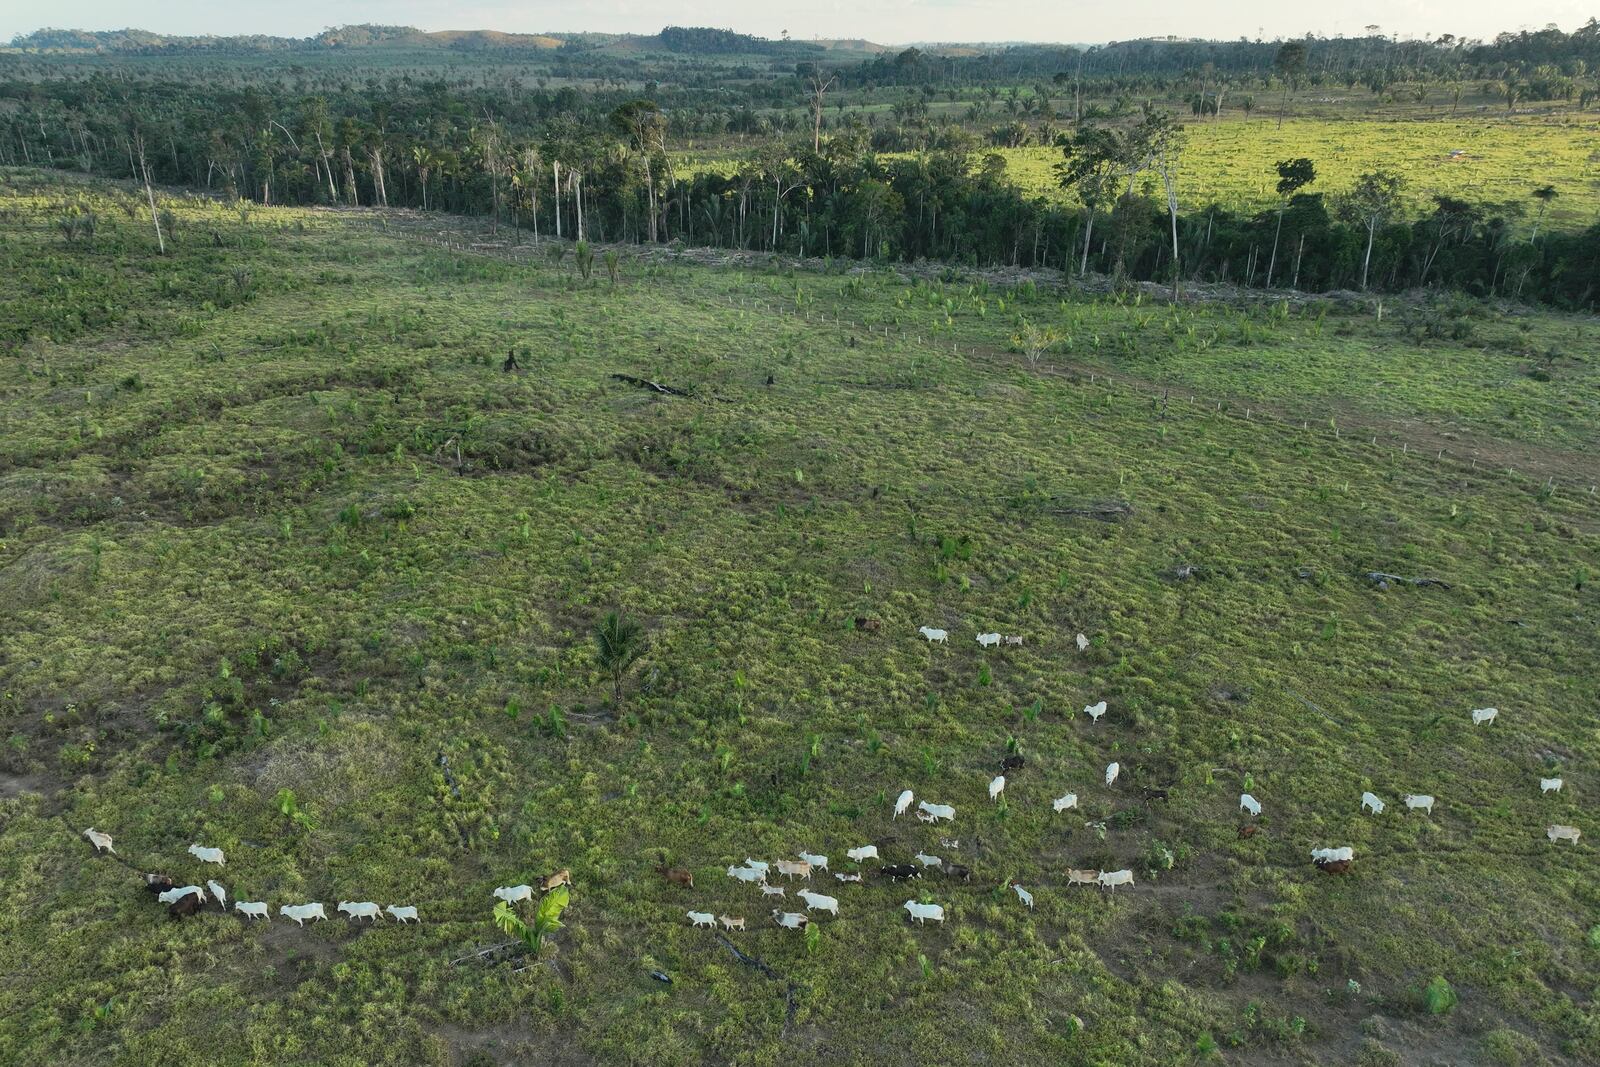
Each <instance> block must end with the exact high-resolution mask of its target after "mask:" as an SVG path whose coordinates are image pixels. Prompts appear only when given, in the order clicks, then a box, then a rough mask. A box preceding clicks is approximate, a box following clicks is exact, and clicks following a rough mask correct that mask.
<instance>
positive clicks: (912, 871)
mask: <svg viewBox="0 0 1600 1067" xmlns="http://www.w3.org/2000/svg"><path fill="white" fill-rule="evenodd" d="M878 873H879V874H881V875H882V876H883V877H885V878H887V879H889V880H890V881H891V882H901V881H904V880H905V879H907V878H921V877H922V871H921V870H920V869H919V868H917V867H914V866H912V865H911V864H909V863H891V864H889V865H888V866H886V867H880V868H878Z"/></svg>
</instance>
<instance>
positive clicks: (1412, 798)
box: [1401, 793, 1433, 815]
mask: <svg viewBox="0 0 1600 1067" xmlns="http://www.w3.org/2000/svg"><path fill="white" fill-rule="evenodd" d="M1401 799H1402V800H1404V801H1405V802H1406V807H1407V808H1408V809H1409V810H1411V811H1417V810H1418V809H1421V810H1422V811H1425V812H1427V813H1428V814H1429V815H1432V814H1433V798H1432V797H1430V796H1428V795H1426V794H1422V795H1418V794H1416V793H1407V794H1406V795H1405V796H1404V797H1402V798H1401Z"/></svg>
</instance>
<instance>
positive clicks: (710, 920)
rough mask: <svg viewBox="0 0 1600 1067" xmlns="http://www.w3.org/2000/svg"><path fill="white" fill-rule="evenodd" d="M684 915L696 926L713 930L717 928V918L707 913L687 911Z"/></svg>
mask: <svg viewBox="0 0 1600 1067" xmlns="http://www.w3.org/2000/svg"><path fill="white" fill-rule="evenodd" d="M684 914H685V915H687V916H689V921H690V922H691V923H693V924H694V925H696V926H709V927H711V929H713V930H715V929H716V928H717V917H716V916H715V915H713V914H712V913H711V912H709V911H689V912H685V913H684Z"/></svg>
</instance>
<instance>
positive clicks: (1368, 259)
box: [1344, 170, 1402, 289]
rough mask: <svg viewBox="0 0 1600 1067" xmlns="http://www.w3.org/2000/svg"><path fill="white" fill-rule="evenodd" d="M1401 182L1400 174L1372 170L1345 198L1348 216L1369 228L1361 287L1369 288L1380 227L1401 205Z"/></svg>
mask: <svg viewBox="0 0 1600 1067" xmlns="http://www.w3.org/2000/svg"><path fill="white" fill-rule="evenodd" d="M1401 185H1402V182H1401V180H1400V178H1399V176H1398V175H1394V174H1390V173H1388V172H1386V171H1381V170H1378V171H1373V172H1372V173H1371V174H1363V175H1362V176H1361V177H1360V178H1359V179H1358V180H1357V181H1356V185H1355V188H1354V189H1352V190H1351V191H1350V195H1349V196H1348V197H1347V198H1346V199H1345V203H1344V211H1345V215H1346V216H1347V217H1348V218H1350V219H1352V220H1354V221H1357V222H1360V223H1361V224H1362V225H1363V226H1365V227H1366V230H1367V251H1366V253H1365V254H1364V255H1363V256H1362V257H1361V288H1362V289H1365V288H1366V287H1367V273H1368V271H1369V269H1370V268H1371V266H1372V245H1373V242H1374V241H1375V240H1376V239H1377V236H1378V229H1379V228H1380V227H1381V226H1383V224H1384V223H1386V222H1388V221H1389V219H1390V218H1392V217H1393V216H1394V214H1395V212H1396V211H1398V210H1399V208H1400V189H1401Z"/></svg>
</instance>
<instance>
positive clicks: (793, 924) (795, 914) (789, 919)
mask: <svg viewBox="0 0 1600 1067" xmlns="http://www.w3.org/2000/svg"><path fill="white" fill-rule="evenodd" d="M772 921H773V922H775V923H777V924H778V925H779V926H781V927H783V928H784V929H785V930H804V929H805V926H806V923H808V922H810V921H811V920H810V919H809V918H807V917H806V914H805V913H804V912H800V911H779V910H778V909H777V908H773V909H772Z"/></svg>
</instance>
